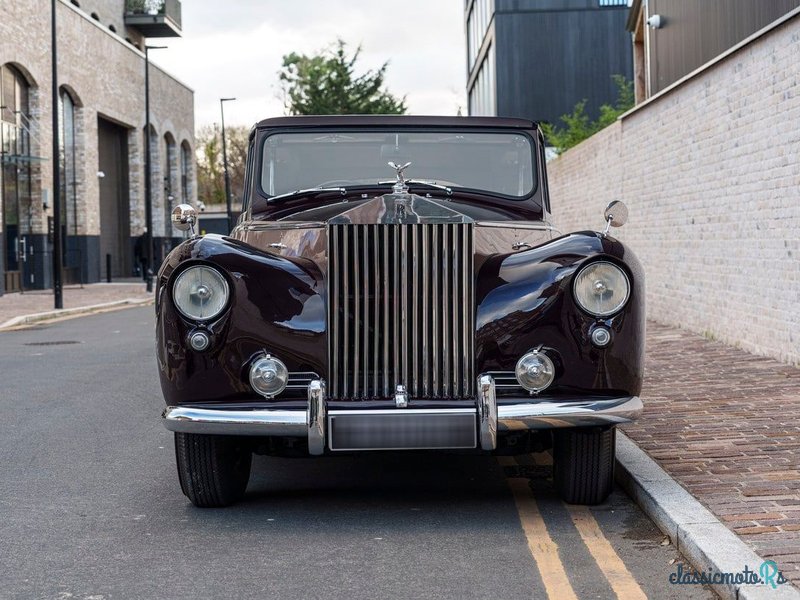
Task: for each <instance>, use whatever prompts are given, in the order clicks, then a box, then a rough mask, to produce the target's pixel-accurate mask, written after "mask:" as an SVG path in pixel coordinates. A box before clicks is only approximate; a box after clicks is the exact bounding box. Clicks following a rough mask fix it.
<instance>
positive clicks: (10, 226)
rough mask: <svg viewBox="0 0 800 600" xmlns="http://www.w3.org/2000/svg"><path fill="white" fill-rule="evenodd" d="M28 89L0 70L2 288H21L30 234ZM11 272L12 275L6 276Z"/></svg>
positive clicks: (9, 70) (14, 74)
mask: <svg viewBox="0 0 800 600" xmlns="http://www.w3.org/2000/svg"><path fill="white" fill-rule="evenodd" d="M30 130H31V121H30V86H29V85H28V82H27V81H26V80H25V78H24V77H23V76H22V73H20V72H19V71H18V70H17V69H15V68H14V67H12V66H11V65H4V66H2V67H0V197H2V206H3V243H4V244H5V252H4V253H3V254H4V258H5V261H4V262H5V264H2V265H0V266H1V267H3V268H4V269H5V271H6V288H7V289H8V290H9V291H16V290H17V289H20V288H21V285H22V278H21V271H22V270H23V266H24V262H25V260H26V256H25V254H26V245H27V244H26V236H27V235H28V234H29V233H31V216H32V211H33V206H32V205H31V202H32V176H31V175H32V168H31V163H32V160H31V159H32V157H31V140H30ZM11 273H14V275H13V276H10V275H11Z"/></svg>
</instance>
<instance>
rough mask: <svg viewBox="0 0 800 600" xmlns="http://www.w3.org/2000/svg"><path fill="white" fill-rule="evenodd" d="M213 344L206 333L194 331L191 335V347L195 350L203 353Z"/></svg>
mask: <svg viewBox="0 0 800 600" xmlns="http://www.w3.org/2000/svg"><path fill="white" fill-rule="evenodd" d="M210 344H211V338H209V337H208V334H207V333H206V332H205V331H194V332H192V333H190V334H189V345H190V346H191V347H192V349H193V350H196V351H197V352H202V351H203V350H205V349H206V348H208V346H209V345H210Z"/></svg>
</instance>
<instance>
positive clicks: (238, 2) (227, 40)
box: [150, 0, 466, 128]
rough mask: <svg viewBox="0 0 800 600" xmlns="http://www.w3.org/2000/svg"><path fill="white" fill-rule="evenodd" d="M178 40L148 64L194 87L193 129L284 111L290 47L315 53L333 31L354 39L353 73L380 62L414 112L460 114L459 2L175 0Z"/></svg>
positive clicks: (461, 37)
mask: <svg viewBox="0 0 800 600" xmlns="http://www.w3.org/2000/svg"><path fill="white" fill-rule="evenodd" d="M182 5H183V37H182V38H176V39H174V40H172V39H166V40H157V39H152V40H150V43H151V44H156V43H158V44H159V45H160V44H161V43H162V42H163V43H164V45H168V46H169V49H166V50H158V51H153V52H151V59H152V60H153V62H154V63H156V64H158V65H159V66H161V67H163V68H165V69H166V70H167V71H169V72H170V73H171V74H173V75H175V76H176V77H177V78H178V79H180V80H181V81H183V82H184V83H186V84H187V85H189V86H190V87H192V88H193V89H194V90H195V110H196V112H195V119H196V124H197V127H198V128H199V127H201V126H203V125H208V124H211V123H218V122H219V119H220V117H219V99H220V97H228V96H234V97H236V98H237V101H236V102H228V103H226V104H225V124H226V126H227V125H229V124H230V125H247V126H250V125H252V124H253V123H255V122H256V121H258V120H260V119H263V118H267V117H273V116H279V115H282V114H284V109H283V103H282V101H281V99H280V85H279V82H278V76H277V72H278V70H279V69H280V65H281V58H282V56H283V55H284V54H288V53H290V52H298V53H306V54H309V53H314V52H316V51H318V50H321V49H324V48H327V47H330V46H331V45H333V44H334V43H335V41H336V38H337V37H340V38H342V39H343V40H344V41H345V42H347V44H348V46H349V47H352V48H353V49H354V48H355V47H356V46H358V44H362V46H363V51H362V55H361V58H360V60H359V62H358V63H357V70H358V73H359V74H360V73H361V72H363V70H365V69H375V68H377V67H380V65H381V64H383V63H384V62H385V61H387V60H388V61H389V69H388V75H387V78H386V86H387V88H388V89H389V91H390V92H391V93H393V94H395V95H397V96H402V95H406V96H407V104H408V107H409V112H411V113H413V114H443V115H454V114H456V112H457V111H458V109H459V107H462V108H463V110H464V112H466V92H465V79H466V74H465V60H466V59H465V39H464V14H463V7H464V1H463V0H403V1H402V2H400V1H398V0H391V1H390V0H226V1H222V2H221V1H220V0H184V2H183V3H182Z"/></svg>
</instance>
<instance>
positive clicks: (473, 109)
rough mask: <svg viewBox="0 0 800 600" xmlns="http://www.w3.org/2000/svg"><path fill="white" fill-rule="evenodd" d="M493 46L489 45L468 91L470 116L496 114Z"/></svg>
mask: <svg viewBox="0 0 800 600" xmlns="http://www.w3.org/2000/svg"><path fill="white" fill-rule="evenodd" d="M496 87H497V86H496V80H495V67H494V46H493V45H492V46H489V48H488V50H487V51H486V58H484V59H483V62H482V63H481V66H480V67H479V70H478V75H477V76H476V77H475V82H474V83H473V84H472V88H471V89H470V91H469V114H470V115H471V116H495V115H496V114H497V103H496V97H497V93H496Z"/></svg>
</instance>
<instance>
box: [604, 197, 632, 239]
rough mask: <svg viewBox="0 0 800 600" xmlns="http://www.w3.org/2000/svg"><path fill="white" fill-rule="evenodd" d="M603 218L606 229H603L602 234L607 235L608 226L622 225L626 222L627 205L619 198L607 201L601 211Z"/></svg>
mask: <svg viewBox="0 0 800 600" xmlns="http://www.w3.org/2000/svg"><path fill="white" fill-rule="evenodd" d="M603 218H605V220H606V229H605V231H603V235H607V234H608V229H609V227H622V226H623V225H625V223H627V222H628V207H627V206H625V203H624V202H620V201H619V200H614V201H612V202H609V204H608V206H606V209H605V210H604V211H603Z"/></svg>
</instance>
